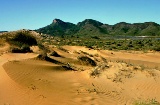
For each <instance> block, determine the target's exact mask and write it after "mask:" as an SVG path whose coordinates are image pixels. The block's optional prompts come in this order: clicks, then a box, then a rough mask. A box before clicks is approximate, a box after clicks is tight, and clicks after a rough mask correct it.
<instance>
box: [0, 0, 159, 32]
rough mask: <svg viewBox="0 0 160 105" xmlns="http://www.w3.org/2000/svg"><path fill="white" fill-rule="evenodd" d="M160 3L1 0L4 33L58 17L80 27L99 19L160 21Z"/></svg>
mask: <svg viewBox="0 0 160 105" xmlns="http://www.w3.org/2000/svg"><path fill="white" fill-rule="evenodd" d="M159 4H160V0H0V31H2V30H7V31H13V30H19V29H38V28H41V27H44V26H46V25H49V24H50V23H51V22H52V20H53V19H55V18H58V19H61V20H63V21H65V22H71V23H75V24H77V23H78V22H81V21H83V20H84V19H95V20H97V21H100V22H103V23H106V24H110V25H113V24H116V23H118V22H128V23H137V22H141V23H142V22H150V21H152V22H156V23H158V24H160V12H159V11H160V6H159Z"/></svg>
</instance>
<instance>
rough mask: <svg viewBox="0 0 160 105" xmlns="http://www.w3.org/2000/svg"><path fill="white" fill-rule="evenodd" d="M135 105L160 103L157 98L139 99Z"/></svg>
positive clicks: (158, 104) (156, 104)
mask: <svg viewBox="0 0 160 105" xmlns="http://www.w3.org/2000/svg"><path fill="white" fill-rule="evenodd" d="M133 105H160V103H159V102H158V101H156V100H155V99H152V100H147V101H137V102H135V103H134V104H133Z"/></svg>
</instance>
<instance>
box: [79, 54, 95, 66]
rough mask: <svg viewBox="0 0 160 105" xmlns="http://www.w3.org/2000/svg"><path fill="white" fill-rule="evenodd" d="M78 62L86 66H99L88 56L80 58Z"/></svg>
mask: <svg viewBox="0 0 160 105" xmlns="http://www.w3.org/2000/svg"><path fill="white" fill-rule="evenodd" d="M78 60H79V61H80V62H81V63H82V64H84V65H90V66H97V63H96V62H95V61H94V60H92V59H91V58H89V57H87V56H81V57H78Z"/></svg>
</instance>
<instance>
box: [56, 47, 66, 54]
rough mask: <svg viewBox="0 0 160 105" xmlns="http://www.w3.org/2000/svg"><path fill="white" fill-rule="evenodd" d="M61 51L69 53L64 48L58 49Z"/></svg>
mask: <svg viewBox="0 0 160 105" xmlns="http://www.w3.org/2000/svg"><path fill="white" fill-rule="evenodd" d="M58 48H59V49H60V50H62V51H64V52H67V53H68V50H66V49H64V48H63V47H60V46H59V47H58Z"/></svg>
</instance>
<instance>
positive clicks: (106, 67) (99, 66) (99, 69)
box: [90, 63, 109, 76]
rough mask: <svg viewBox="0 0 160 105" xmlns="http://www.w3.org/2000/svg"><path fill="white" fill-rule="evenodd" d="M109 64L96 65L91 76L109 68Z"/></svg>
mask: <svg viewBox="0 0 160 105" xmlns="http://www.w3.org/2000/svg"><path fill="white" fill-rule="evenodd" d="M108 68H109V66H108V65H107V64H106V63H103V64H101V65H98V66H96V67H95V68H94V69H93V70H92V71H91V73H90V76H99V75H100V74H101V72H102V71H104V70H105V69H108Z"/></svg>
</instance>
